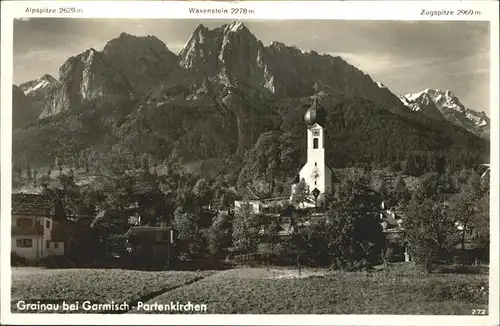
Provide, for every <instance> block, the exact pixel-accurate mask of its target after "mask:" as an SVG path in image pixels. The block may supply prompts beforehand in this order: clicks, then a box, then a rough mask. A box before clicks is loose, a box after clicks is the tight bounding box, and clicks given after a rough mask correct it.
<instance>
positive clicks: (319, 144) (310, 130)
mask: <svg viewBox="0 0 500 326" xmlns="http://www.w3.org/2000/svg"><path fill="white" fill-rule="evenodd" d="M304 121H305V124H306V132H307V162H306V163H305V164H304V166H303V167H302V169H301V170H300V173H299V180H300V181H302V180H303V181H304V182H305V184H306V192H307V193H308V194H309V195H308V198H307V200H306V203H304V204H305V206H314V205H315V204H316V200H317V199H322V198H323V197H324V195H325V193H326V192H328V191H330V190H331V188H332V183H333V173H332V169H331V168H330V167H329V166H328V165H327V163H326V161H325V147H324V145H325V128H324V126H325V122H326V112H325V109H324V108H323V107H321V105H320V104H319V101H318V98H317V96H314V100H313V103H312V105H311V107H310V108H309V109H308V110H307V111H306V113H305V115H304ZM297 186H298V184H295V185H293V186H292V195H291V198H290V199H291V200H293V197H294V195H295V194H296V190H297Z"/></svg>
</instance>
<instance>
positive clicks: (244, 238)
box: [233, 204, 260, 260]
mask: <svg viewBox="0 0 500 326" xmlns="http://www.w3.org/2000/svg"><path fill="white" fill-rule="evenodd" d="M259 231H260V225H259V217H258V216H257V215H256V214H253V213H252V212H251V211H250V206H249V205H245V204H244V205H242V208H241V209H240V211H239V212H238V214H236V216H235V217H234V220H233V245H234V247H235V248H236V249H237V250H238V251H239V252H240V253H243V254H244V256H245V260H246V258H248V254H249V253H255V251H256V249H257V245H258V240H259Z"/></svg>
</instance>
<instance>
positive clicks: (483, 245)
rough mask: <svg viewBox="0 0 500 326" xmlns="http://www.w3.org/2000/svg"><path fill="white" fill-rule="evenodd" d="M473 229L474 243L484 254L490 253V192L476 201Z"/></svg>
mask: <svg viewBox="0 0 500 326" xmlns="http://www.w3.org/2000/svg"><path fill="white" fill-rule="evenodd" d="M470 226H471V228H472V230H473V236H472V244H473V245H474V247H475V248H476V249H478V250H479V251H480V252H482V253H484V256H488V255H489V248H490V194H489V191H488V192H484V193H483V194H482V196H481V197H480V198H479V199H478V200H477V201H476V203H475V214H474V215H473V217H472V219H471V220H470ZM485 258H487V257H485Z"/></svg>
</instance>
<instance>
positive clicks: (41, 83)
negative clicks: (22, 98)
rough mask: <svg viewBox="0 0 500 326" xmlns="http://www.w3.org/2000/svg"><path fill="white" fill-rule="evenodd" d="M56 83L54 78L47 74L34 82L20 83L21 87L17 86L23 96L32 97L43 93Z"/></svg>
mask: <svg viewBox="0 0 500 326" xmlns="http://www.w3.org/2000/svg"><path fill="white" fill-rule="evenodd" d="M56 83H57V80H56V79H55V78H54V77H52V76H51V75H49V74H44V75H42V76H40V77H38V78H37V79H35V80H30V81H28V82H25V83H22V84H21V85H19V88H20V89H22V91H23V92H24V94H26V95H27V96H29V95H34V94H35V93H39V92H40V91H44V90H46V89H47V88H49V87H51V86H53V85H54V84H56Z"/></svg>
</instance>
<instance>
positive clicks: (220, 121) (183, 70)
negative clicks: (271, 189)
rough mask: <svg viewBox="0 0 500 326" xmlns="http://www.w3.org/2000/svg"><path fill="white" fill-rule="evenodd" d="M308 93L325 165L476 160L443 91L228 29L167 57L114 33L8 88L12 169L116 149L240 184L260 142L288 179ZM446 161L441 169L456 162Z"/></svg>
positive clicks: (467, 126) (482, 119)
mask: <svg viewBox="0 0 500 326" xmlns="http://www.w3.org/2000/svg"><path fill="white" fill-rule="evenodd" d="M313 96H317V97H319V99H320V103H321V104H322V105H323V106H324V107H325V108H326V109H327V112H328V114H329V117H330V118H329V121H328V123H327V124H328V126H327V128H329V129H328V130H330V134H329V136H330V137H329V142H330V145H329V146H330V147H331V150H330V152H329V153H330V154H329V155H330V158H329V160H330V161H332V163H331V164H332V165H334V166H338V167H342V166H346V165H350V164H372V163H373V162H380V163H381V164H386V163H388V162H389V163H391V161H398V162H399V161H403V160H405V159H407V156H408V155H410V154H411V155H413V154H415V155H417V156H418V155H421V154H422V153H435V154H432V155H441V156H443V157H444V156H446V155H448V154H445V153H451V152H453V153H457V152H461V153H466V154H460V155H462V156H461V157H462V158H463V155H466V156H468V157H470V162H468V164H469V165H471V164H476V163H477V162H479V161H481V162H482V161H484V155H486V156H487V151H488V143H487V140H486V138H485V137H487V135H488V132H487V130H488V128H489V119H488V118H487V117H486V115H485V114H484V113H478V112H475V111H473V110H471V109H467V108H465V107H464V106H463V105H462V104H461V102H460V101H459V100H458V98H457V97H456V96H454V95H453V94H452V93H451V92H450V91H440V90H425V91H423V92H421V93H417V94H409V95H405V96H398V95H395V94H394V93H392V92H391V91H390V90H389V89H388V88H387V87H385V86H383V85H382V84H381V83H377V82H375V81H373V80H372V78H371V77H370V76H368V75H367V74H365V73H363V72H362V71H361V70H359V69H357V68H356V67H354V66H353V65H351V64H349V63H348V62H346V61H345V60H343V59H342V58H341V57H334V56H330V55H325V54H319V53H317V52H315V51H312V50H310V51H302V50H300V49H298V48H297V47H295V46H287V45H285V44H283V43H280V42H272V43H271V44H269V45H267V46H266V45H264V44H263V43H262V42H261V41H259V40H258V39H257V38H256V37H255V36H254V35H253V34H252V33H251V31H250V30H249V29H248V28H247V27H246V26H245V25H244V24H243V23H241V22H232V23H230V24H225V25H222V26H220V27H218V28H215V29H208V28H207V27H205V26H203V25H199V26H198V27H197V28H196V29H195V30H194V31H193V33H192V35H191V37H190V38H189V40H188V41H187V43H186V45H185V46H184V48H183V49H182V50H181V51H180V53H179V54H175V53H173V52H172V51H170V50H169V49H168V47H167V45H166V44H165V43H163V42H162V41H161V40H159V39H158V38H156V37H155V36H145V37H138V36H132V35H129V34H126V33H122V34H120V35H119V36H118V37H117V38H115V39H112V40H110V41H109V42H107V44H106V45H105V46H104V48H103V50H102V51H97V50H95V49H92V48H91V49H88V50H86V51H84V52H82V53H80V54H77V55H75V56H73V57H70V58H68V59H67V60H66V62H65V63H64V64H63V65H62V66H61V67H60V69H59V78H58V79H56V78H54V77H52V76H50V75H43V76H41V77H40V78H38V79H36V80H33V81H28V82H25V83H22V84H20V85H19V86H15V85H14V86H13V128H14V132H13V158H14V164H17V166H19V165H23V164H24V163H23V162H29V164H30V168H41V167H44V166H53V165H54V160H55V159H56V158H57V159H58V161H59V162H61V161H62V162H65V163H67V164H76V165H79V166H82V165H89V164H90V165H94V164H100V163H99V162H101V161H102V160H104V158H103V157H105V156H107V155H108V154H109V153H112V152H113V151H116V150H117V148H122V149H123V148H125V149H126V150H127V151H130V155H131V157H133V160H135V161H137V160H141V159H143V158H144V157H147V159H148V160H151V161H154V162H165V161H171V160H182V161H183V162H199V164H198V165H203V166H204V169H202V170H205V171H216V173H223V174H231V175H232V176H233V178H234V179H235V180H236V179H238V178H239V179H240V180H241V179H245V178H244V177H242V176H241V174H242V173H243V172H242V171H246V172H245V173H246V176H247V177H248V173H249V172H248V171H250V170H251V171H253V170H255V169H257V170H258V169H259V168H258V167H255V164H254V163H255V162H253V161H252V160H251V157H254V156H255V155H257V154H258V153H260V151H261V150H262V151H264V152H265V151H266V149H262V148H261V147H262V146H263V145H262V144H263V140H264V139H267V138H269V137H270V138H269V139H271V140H272V141H271V143H273V142H274V143H276V144H278V145H276V146H277V147H279V149H280V153H281V154H280V155H282V157H281V158H280V164H282V166H283V168H282V170H283V171H282V172H283V174H288V175H294V174H295V170H296V169H298V168H299V167H300V165H301V164H302V161H301V160H303V158H304V148H305V145H304V141H305V138H304V136H305V132H304V128H305V126H304V122H303V118H302V116H303V114H304V112H305V110H306V108H307V106H308V105H310V103H311V101H312V97H313ZM477 135H479V136H481V137H483V138H480V137H478V136H477ZM363 141H364V142H365V143H360V142H363ZM264 143H265V144H268V143H269V142H264ZM266 146H267V145H266ZM284 146H288V147H286V148H285V147H284ZM408 153H410V154H408ZM436 153H437V154H436ZM440 153H441V154H440ZM485 153H486V154H485ZM422 155H423V154H422ZM429 155H431V154H429ZM454 155H455V154H454ZM257 156H258V155H257ZM285 156H286V157H285ZM446 157H447V158H446V159H445V158H443V159H445V161H446V162H447V163H443V164H455V163H452V162H456V164H462V163H458V162H460V160H461V159H460V158H459V157H458V156H456V155H455V156H454V158H453V159H451V158H450V157H448V156H446ZM291 158H294V160H298V161H297V162H295V161H294V160H292V162H288V161H287V160H291ZM285 161H287V162H288V163H287V164H288V165H286V164H285ZM257 165H258V164H257ZM251 166H253V167H252V168H251ZM290 170H291V171H290ZM252 173H254V174H255V173H257V172H255V171H254V172H252ZM252 173H250V174H252Z"/></svg>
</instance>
